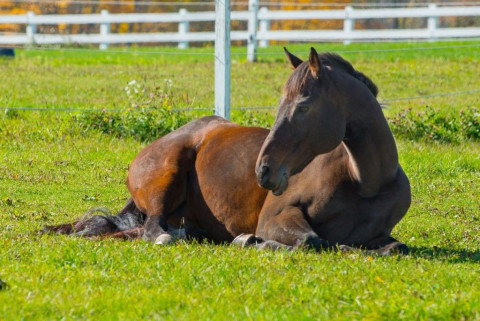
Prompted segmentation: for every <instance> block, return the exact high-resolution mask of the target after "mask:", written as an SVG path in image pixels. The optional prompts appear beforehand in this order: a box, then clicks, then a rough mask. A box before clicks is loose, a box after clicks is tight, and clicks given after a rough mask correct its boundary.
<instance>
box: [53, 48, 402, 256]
mask: <svg viewBox="0 0 480 321" xmlns="http://www.w3.org/2000/svg"><path fill="white" fill-rule="evenodd" d="M284 50H285V53H286V56H287V58H288V60H289V62H290V65H291V67H292V69H293V72H292V74H291V75H290V77H289V78H288V80H287V82H286V84H285V86H284V88H283V94H282V96H281V99H280V103H279V106H278V112H277V116H276V119H275V122H274V124H273V126H272V129H271V130H270V131H269V130H267V129H264V128H257V127H243V126H240V125H237V124H234V123H231V122H229V121H227V120H225V119H223V118H221V117H217V116H208V117H203V118H200V119H197V120H194V121H192V122H190V123H188V124H186V125H184V126H183V127H181V128H179V129H177V130H175V131H173V132H171V133H169V134H167V135H165V136H163V137H161V138H159V139H158V140H156V141H154V142H153V143H152V144H150V145H149V146H147V147H145V148H144V149H143V150H142V151H140V153H139V154H138V155H137V156H136V158H135V159H134V160H133V162H132V164H131V165H130V168H129V172H128V177H127V188H128V190H129V192H130V195H131V198H130V199H129V200H128V201H127V203H126V205H125V207H124V208H123V209H122V210H121V211H120V212H119V213H118V214H117V215H113V216H112V215H95V216H92V217H90V218H85V219H81V220H78V221H75V222H73V223H68V224H61V225H57V226H49V227H47V228H46V230H47V231H53V232H57V233H63V234H76V235H81V236H84V237H92V236H107V237H119V238H142V237H143V238H144V239H145V240H148V241H152V242H155V243H157V244H168V243H171V242H174V241H175V240H176V239H178V238H193V239H200V240H208V241H211V242H214V243H225V242H233V243H234V244H237V245H239V246H242V247H244V246H254V247H257V248H260V249H273V250H276V249H287V250H294V249H299V248H310V249H314V250H316V251H321V250H324V249H341V250H345V251H349V250H351V249H356V248H362V249H364V250H367V251H376V252H377V253H381V254H385V255H388V254H391V253H393V252H400V253H407V252H408V247H407V246H406V245H405V244H404V243H401V242H399V241H397V240H396V239H394V238H393V237H392V236H391V232H392V229H393V228H394V226H395V225H396V224H397V223H398V222H399V221H400V220H401V219H402V218H403V217H404V215H405V214H406V212H407V211H408V208H409V206H410V203H411V194H410V184H409V180H408V178H407V176H406V174H405V173H404V171H403V169H402V167H401V166H400V164H399V162H398V152H397V148H396V144H395V140H394V137H393V135H392V133H391V131H390V129H389V126H388V123H387V121H386V119H385V117H384V115H383V112H382V108H381V106H380V104H379V103H378V101H377V99H376V96H377V93H378V89H377V86H376V85H375V84H374V83H373V81H372V80H370V79H369V78H368V77H367V76H365V75H364V74H363V73H362V72H360V71H357V70H356V69H354V67H353V66H352V65H351V64H350V63H349V62H348V61H346V60H345V59H343V58H342V57H340V56H339V55H337V54H333V53H322V54H320V55H319V54H318V53H317V52H316V51H315V49H314V48H311V50H310V54H309V57H308V61H302V60H301V59H300V58H298V57H296V56H294V55H293V54H291V53H290V52H289V51H288V50H287V49H286V48H284Z"/></svg>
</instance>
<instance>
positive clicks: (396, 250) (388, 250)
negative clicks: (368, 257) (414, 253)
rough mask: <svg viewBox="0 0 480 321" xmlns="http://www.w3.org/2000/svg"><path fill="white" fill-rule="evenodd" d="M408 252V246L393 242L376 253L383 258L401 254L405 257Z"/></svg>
mask: <svg viewBox="0 0 480 321" xmlns="http://www.w3.org/2000/svg"><path fill="white" fill-rule="evenodd" d="M409 252H410V249H409V248H408V246H406V245H405V244H404V243H402V242H393V243H390V244H387V245H385V246H384V247H382V248H380V249H378V253H379V254H380V255H384V256H390V255H394V254H403V255H406V254H408V253H409Z"/></svg>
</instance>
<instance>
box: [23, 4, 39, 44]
mask: <svg viewBox="0 0 480 321" xmlns="http://www.w3.org/2000/svg"><path fill="white" fill-rule="evenodd" d="M34 18H35V12H33V11H28V12H27V28H26V30H25V33H26V34H27V37H28V39H29V41H30V44H32V45H33V44H34V43H35V34H36V33H37V25H36V24H35V22H34V21H33V19H34Z"/></svg>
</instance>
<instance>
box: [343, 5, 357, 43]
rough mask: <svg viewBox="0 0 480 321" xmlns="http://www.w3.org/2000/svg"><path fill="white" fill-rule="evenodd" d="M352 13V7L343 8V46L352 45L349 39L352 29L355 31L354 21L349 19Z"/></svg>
mask: <svg viewBox="0 0 480 321" xmlns="http://www.w3.org/2000/svg"><path fill="white" fill-rule="evenodd" d="M352 12H353V7H352V6H346V7H345V20H343V31H344V33H345V39H343V44H344V45H348V44H350V43H352V39H351V38H350V37H349V34H351V33H352V31H353V29H355V20H354V19H352V18H351V17H352Z"/></svg>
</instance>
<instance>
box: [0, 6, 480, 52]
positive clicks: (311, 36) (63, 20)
mask: <svg viewBox="0 0 480 321" xmlns="http://www.w3.org/2000/svg"><path fill="white" fill-rule="evenodd" d="M250 4H251V5H250V6H249V10H248V11H233V12H231V20H232V21H247V22H248V28H247V30H240V31H232V32H231V37H230V38H231V40H241V41H246V42H247V44H248V46H249V50H248V52H249V59H250V60H254V59H255V52H256V48H257V46H258V45H259V46H262V47H264V46H268V42H269V41H272V40H285V41H343V42H345V43H349V42H351V41H360V40H361V41H365V40H370V41H375V40H405V39H429V40H434V39H441V38H469V37H480V27H465V28H440V27H439V23H438V21H439V18H441V17H480V6H458V7H451V6H449V7H438V6H437V5H435V4H430V5H428V7H420V8H388V9H354V8H353V7H350V6H347V7H345V9H342V10H269V9H267V8H266V7H264V8H258V1H256V0H250ZM391 18H423V19H426V20H427V26H426V28H419V29H376V30H372V29H369V30H355V20H359V19H362V20H369V19H391ZM278 20H343V30H270V24H271V22H272V21H278ZM202 21H205V22H213V21H215V12H213V11H208V12H188V11H187V10H186V9H180V11H179V12H175V13H158V14H157V13H131V14H111V13H109V12H108V11H106V10H102V12H101V13H100V14H66V15H36V14H34V13H33V12H28V13H26V14H23V15H0V30H1V28H2V24H18V25H25V26H26V27H25V33H22V34H8V33H1V34H0V45H27V44H39V45H41V44H56V43H60V44H72V43H74V44H76V43H78V44H88V43H90V44H99V45H100V48H101V49H105V48H107V47H108V45H109V44H118V43H145V42H148V43H166V42H168V43H178V46H179V48H187V47H188V45H189V43H190V42H213V41H214V40H215V32H214V31H213V30H212V31H206V32H190V31H189V24H190V23H191V22H202ZM117 23H173V24H178V31H177V32H151V33H111V32H110V24H117ZM56 24H98V25H100V32H99V33H97V34H41V33H38V32H37V26H38V25H56Z"/></svg>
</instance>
